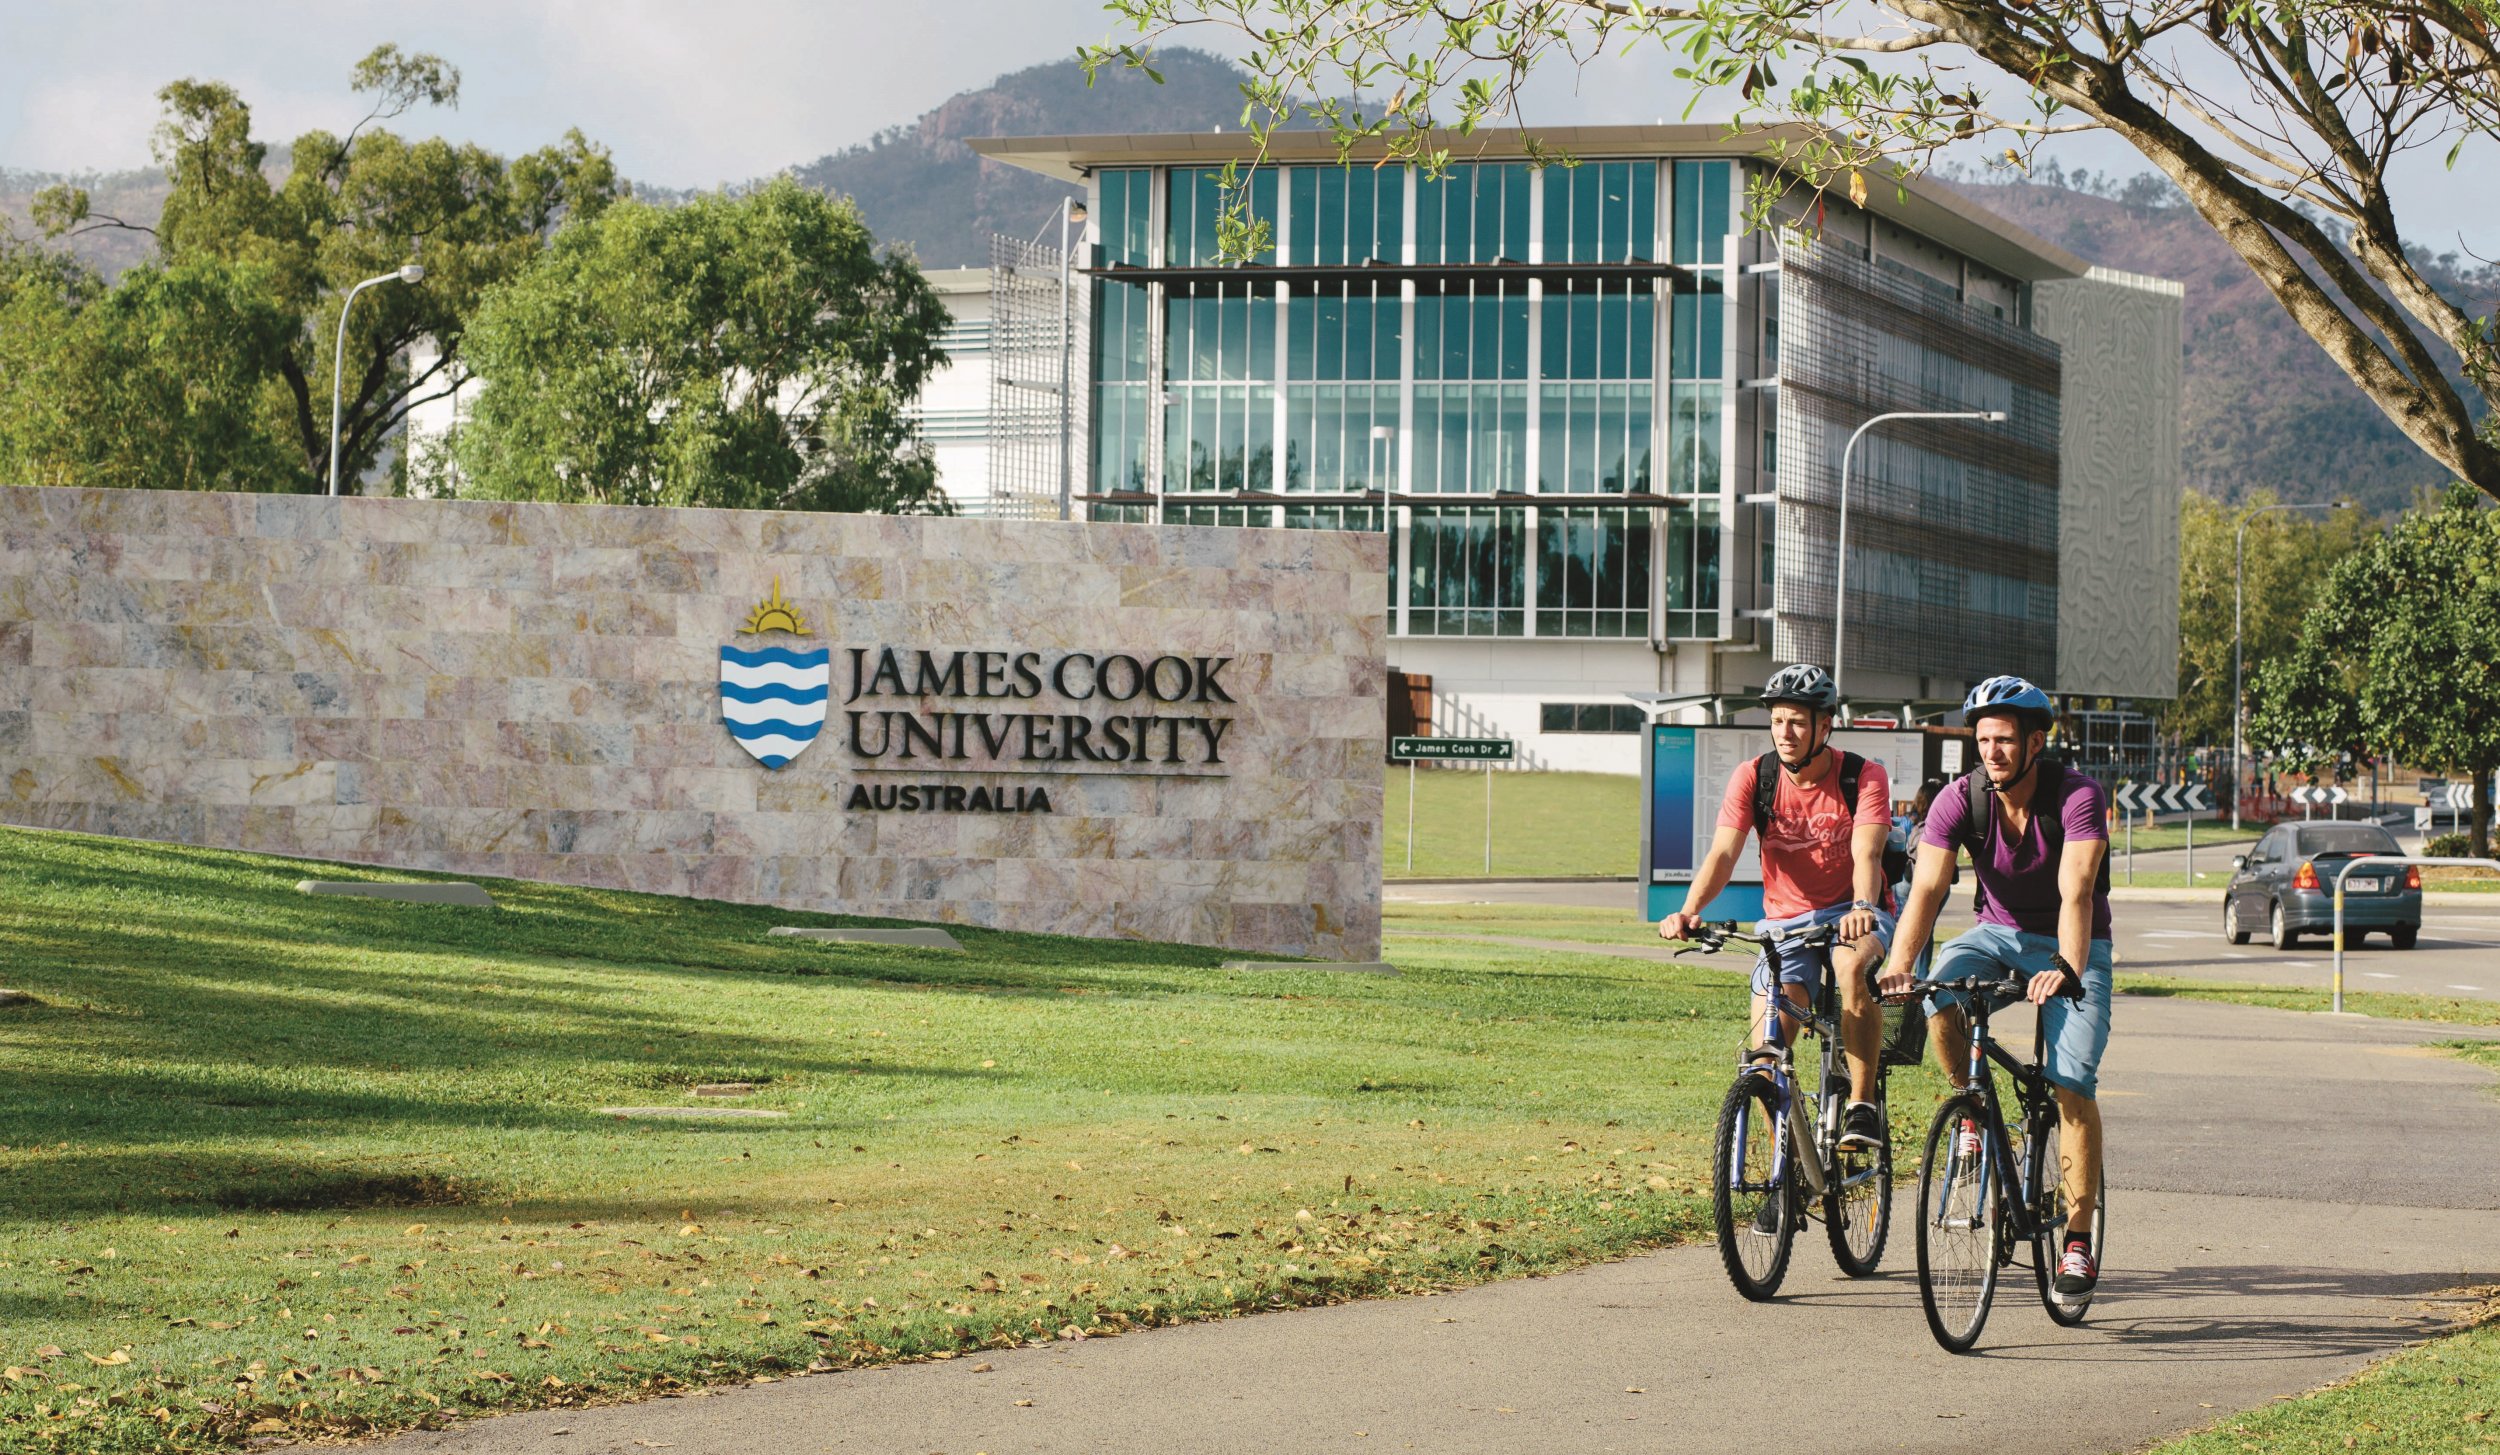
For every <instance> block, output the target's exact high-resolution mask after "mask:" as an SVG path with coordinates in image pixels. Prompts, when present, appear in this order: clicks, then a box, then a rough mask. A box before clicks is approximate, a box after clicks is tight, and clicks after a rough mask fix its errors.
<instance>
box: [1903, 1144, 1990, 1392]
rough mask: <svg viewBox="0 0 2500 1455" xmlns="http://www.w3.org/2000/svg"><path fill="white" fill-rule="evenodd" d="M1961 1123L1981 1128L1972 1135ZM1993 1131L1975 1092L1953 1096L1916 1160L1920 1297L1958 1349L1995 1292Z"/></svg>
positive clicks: (1942, 1337) (1941, 1336) (1944, 1340)
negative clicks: (1923, 1156) (1920, 1158)
mask: <svg viewBox="0 0 2500 1455" xmlns="http://www.w3.org/2000/svg"><path fill="white" fill-rule="evenodd" d="M1966 1124H1970V1125H1973V1126H1976V1127H1977V1128H1978V1136H1977V1137H1976V1138H1975V1139H1974V1138H1970V1137H1967V1136H1965V1135H1964V1127H1965V1125H1966ZM1992 1137H1993V1133H1992V1131H1991V1130H1990V1129H1989V1127H1988V1124H1987V1119H1986V1118H1985V1116H1984V1115H1983V1114H1982V1108H1981V1106H1980V1104H1979V1101H1978V1099H1977V1098H1976V1097H1971V1096H1966V1095H1965V1096H1955V1097H1952V1098H1950V1099H1948V1100H1947V1101H1946V1102H1945V1104H1944V1105H1943V1106H1942V1107H1940V1108H1938V1109H1937V1112H1936V1119H1935V1121H1934V1123H1933V1124H1932V1125H1930V1126H1929V1128H1928V1131H1927V1146H1926V1155H1925V1158H1924V1160H1923V1161H1922V1162H1921V1163H1920V1167H1919V1180H1918V1188H1919V1198H1918V1205H1919V1216H1918V1276H1919V1299H1920V1302H1921V1303H1922V1304H1923V1305H1924V1306H1925V1308H1926V1312H1927V1324H1928V1328H1929V1329H1930V1330H1931V1331H1932V1332H1933V1333H1934V1334H1935V1336H1936V1341H1937V1342H1938V1343H1940V1344H1942V1345H1944V1347H1946V1348H1947V1349H1951V1350H1953V1351H1955V1352H1957V1353H1958V1352H1960V1351H1962V1350H1965V1349H1968V1348H1969V1347H1970V1346H1971V1344H1972V1343H1974V1342H1975V1341H1976V1340H1977V1339H1978V1337H1979V1329H1980V1326H1981V1325H1982V1324H1983V1323H1985V1322H1986V1321H1987V1317H1988V1302H1989V1300H1990V1299H1991V1298H1992V1297H1993V1296H1994V1295H1995V1292H1996V1278H1997V1252H1998V1238H1999V1236H2000V1232H2001V1228H2000V1219H2001V1217H2002V1214H2003V1208H2004V1195H2005V1190H2004V1188H2003V1186H2002V1185H2001V1179H2000V1178H1999V1177H1998V1175H1997V1172H1996V1168H1995V1166H1994V1165H1993V1157H1994V1153H1993V1151H1992V1149H1991V1146H1990V1143H1991V1140H1992ZM1973 1141H1975V1142H1976V1146H1972V1145H1969V1144H1970V1143H1972V1142H1973Z"/></svg>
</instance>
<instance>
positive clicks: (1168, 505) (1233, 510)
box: [1163, 501, 1275, 526]
mask: <svg viewBox="0 0 2500 1455" xmlns="http://www.w3.org/2000/svg"><path fill="white" fill-rule="evenodd" d="M1274 512H1275V507H1274V506H1271V505H1224V504H1218V503H1217V502H1214V501H1192V502H1190V503H1188V504H1181V503H1179V502H1175V501H1166V502H1165V503H1164V506H1163V523H1164V524H1165V525H1231V526H1263V525H1267V524H1269V523H1270V519H1271V517H1272V516H1273V514H1274Z"/></svg>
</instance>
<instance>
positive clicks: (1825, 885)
mask: <svg viewBox="0 0 2500 1455" xmlns="http://www.w3.org/2000/svg"><path fill="white" fill-rule="evenodd" d="M1762 705H1763V706H1765V707H1767V708H1769V709H1770V710H1771V750H1772V751H1771V754H1770V755H1768V756H1771V757H1773V758H1775V760H1776V764H1777V766H1775V767H1773V768H1772V769H1771V770H1770V771H1771V772H1773V773H1775V774H1776V775H1778V781H1777V782H1776V783H1775V784H1774V785H1773V794H1772V801H1771V814H1770V821H1769V822H1767V823H1757V822H1756V821H1755V820H1756V813H1755V809H1754V805H1755V803H1756V801H1757V799H1758V798H1759V790H1760V777H1759V770H1760V768H1761V766H1762V759H1759V758H1757V759H1755V760H1753V761H1751V762H1748V763H1745V764H1743V765H1741V766H1739V767H1738V768H1737V770H1736V772H1735V773H1734V774H1733V775H1731V776H1730V778H1729V779H1728V785H1727V794H1726V796H1725V797H1724V798H1722V799H1721V800H1720V803H1719V824H1718V831H1717V832H1716V833H1715V834H1713V835H1712V836H1711V840H1710V852H1709V853H1708V854H1706V855H1704V856H1703V858H1702V861H1701V867H1700V868H1699V869H1698V870H1696V871H1694V874H1693V884H1692V888H1691V890H1690V891H1689V892H1688V893H1687V894H1686V895H1685V896H1684V907H1683V908H1682V909H1680V910H1678V911H1676V912H1675V913H1673V914H1671V915H1668V916H1667V917H1666V918H1665V919H1663V920H1661V921H1659V923H1658V933H1659V935H1660V937H1662V938H1664V939H1670V940H1681V939H1686V938H1689V937H1690V936H1691V934H1692V932H1693V930H1694V928H1695V927H1696V926H1698V925H1699V924H1701V923H1702V920H1703V911H1705V910H1707V909H1708V908H1709V907H1710V901H1711V900H1712V899H1713V898H1715V897H1716V896H1717V895H1718V892H1719V891H1720V890H1721V889H1724V888H1726V887H1727V880H1728V875H1729V874H1730V873H1731V872H1733V871H1734V870H1735V868H1736V859H1737V856H1738V855H1739V854H1742V853H1743V852H1744V849H1745V835H1746V834H1747V833H1748V832H1752V833H1753V834H1755V835H1756V836H1757V837H1758V838H1759V840H1760V841H1761V845H1762V912H1763V915H1764V918H1763V921H1762V923H1761V925H1760V927H1759V931H1760V933H1762V934H1764V935H1776V934H1779V933H1781V932H1783V931H1788V930H1799V929H1806V928H1809V927H1812V926H1816V925H1827V924H1837V925H1838V926H1839V927H1840V943H1838V944H1837V945H1835V946H1833V947H1832V973H1833V977H1834V979H1836V980H1837V981H1838V982H1839V988H1840V1040H1841V1047H1842V1049H1843V1050H1844V1051H1846V1052H1847V1053H1848V1058H1849V1109H1848V1111H1847V1113H1846V1114H1845V1115H1844V1116H1843V1118H1842V1121H1841V1135H1840V1144H1841V1145H1842V1146H1844V1147H1874V1146H1879V1145H1881V1144H1882V1142H1883V1141H1884V1136H1885V1131H1884V1118H1883V1114H1882V1113H1881V1112H1879V1111H1878V1110H1877V1109H1876V1107H1875V1077H1876V1073H1877V1070H1878V1067H1877V1064H1876V1058H1877V1055H1878V1053H1879V1051H1880V1049H1881V1043H1882V1040H1883V1005H1882V1002H1881V1001H1880V1000H1878V999H1877V998H1876V995H1875V992H1874V987H1873V984H1872V979H1871V977H1872V974H1873V971H1874V967H1875V965H1876V963H1877V962H1878V961H1880V960H1881V959H1882V958H1883V955H1884V951H1885V949H1886V948H1887V947H1888V946H1889V945H1890V944H1891V943H1892V925H1893V917H1892V911H1891V899H1892V886H1891V885H1889V884H1887V883H1886V882H1885V880H1884V840H1885V837H1886V836H1887V834H1888V833H1889V832H1890V830H1891V827H1892V782H1891V779H1890V778H1889V777H1888V776H1887V775H1886V774H1885V772H1884V765H1883V764H1881V763H1877V762H1874V761H1872V760H1871V759H1856V760H1855V768H1856V777H1857V801H1856V802H1855V803H1850V802H1847V801H1845V800H1844V798H1843V796H1842V791H1841V790H1842V783H1843V781H1844V780H1845V779H1846V778H1847V777H1848V776H1849V772H1848V765H1846V764H1844V762H1843V758H1844V756H1845V755H1843V754H1841V753H1839V752H1836V751H1834V750H1833V748H1832V746H1831V736H1832V717H1833V714H1834V713H1836V712H1837V711H1838V710H1839V708H1840V688H1839V687H1838V686H1837V685H1836V684H1835V683H1834V682H1833V681H1832V679H1831V676H1830V674H1828V673H1826V672H1825V671H1824V670H1823V669H1822V668H1820V667H1810V666H1806V665H1803V664H1800V665H1797V666H1794V667H1788V668H1784V669H1782V670H1781V671H1780V672H1778V673H1777V674H1775V675H1774V676H1773V677H1772V678H1771V681H1770V683H1769V684H1768V685H1767V686H1765V687H1764V688H1763V689H1762ZM1774 960H1776V962H1777V963H1776V964H1774V963H1773V962H1774ZM1820 972H1821V966H1820V965H1819V963H1817V959H1816V956H1815V955H1814V954H1813V953H1812V952H1811V951H1807V950H1803V949H1800V948H1797V947H1794V946H1782V947H1781V948H1780V950H1779V952H1778V954H1777V955H1776V956H1774V955H1770V954H1765V955H1764V956H1763V959H1762V962H1761V963H1760V964H1758V965H1756V966H1755V967H1754V1002H1753V1024H1754V1026H1755V1033H1754V1044H1755V1046H1756V1047H1757V1048H1760V1047H1764V1046H1767V1045H1768V1044H1770V1043H1771V1040H1772V1029H1773V1028H1772V1026H1771V1015H1770V1000H1771V986H1772V983H1773V981H1774V980H1776V981H1777V982H1778V984H1779V986H1780V989H1781V994H1782V995H1783V996H1784V998H1785V999H1786V1000H1787V1001H1788V1002H1789V1003H1790V1004H1791V1005H1794V1006H1796V1007H1798V1008H1800V1009H1803V1008H1804V1007H1806V1006H1807V1005H1808V1004H1809V1003H1810V1002H1811V999H1812V997H1813V994H1814V984H1815V980H1816V978H1817V976H1818V975H1819V974H1820ZM1796 1029H1797V1019H1796V1017H1795V1016H1793V1015H1786V1014H1783V1015H1782V1016H1780V1017H1779V1025H1778V1028H1777V1036H1778V1040H1779V1041H1780V1042H1781V1043H1785V1042H1786V1041H1787V1040H1788V1038H1789V1037H1791V1036H1793V1035H1795V1034H1796Z"/></svg>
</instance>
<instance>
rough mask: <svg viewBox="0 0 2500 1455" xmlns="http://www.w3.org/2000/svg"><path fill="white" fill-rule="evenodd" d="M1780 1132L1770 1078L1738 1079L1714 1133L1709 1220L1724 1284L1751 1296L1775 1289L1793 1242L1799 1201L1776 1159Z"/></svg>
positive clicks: (1785, 1269)
mask: <svg viewBox="0 0 2500 1455" xmlns="http://www.w3.org/2000/svg"><path fill="white" fill-rule="evenodd" d="M1785 1136H1786V1133H1785V1131H1784V1130H1783V1128H1782V1126H1781V1118H1780V1114H1779V1097H1778V1094H1777V1092H1776V1091H1775V1090H1774V1089H1773V1087H1772V1084H1771V1079H1770V1078H1769V1077H1767V1076H1758V1075H1753V1074H1750V1073H1748V1074H1746V1075H1742V1076H1739V1077H1737V1078H1736V1084H1735V1085H1733V1086H1731V1087H1729V1088H1728V1089H1727V1100H1726V1101H1725V1102H1723V1103H1722V1104H1721V1105H1720V1107H1719V1135H1718V1140H1717V1142H1716V1143H1715V1144H1714V1146H1713V1149H1712V1152H1711V1156H1710V1218H1711V1221H1712V1222H1713V1223H1714V1224H1715V1225H1716V1227H1717V1231H1718V1235H1719V1261H1720V1262H1721V1263H1723V1264H1725V1265H1726V1266H1727V1281H1728V1282H1730V1283H1733V1284H1735V1285H1736V1291H1737V1292H1738V1293H1741V1294H1743V1295H1744V1296H1745V1297H1747V1298H1750V1299H1755V1300H1761V1299H1766V1298H1769V1297H1770V1296H1771V1295H1772V1294H1774V1293H1777V1292H1778V1291H1779V1286H1780V1280H1781V1279H1783V1278H1785V1277H1787V1276H1788V1254H1789V1249H1790V1248H1791V1247H1792V1246H1794V1245H1795V1243H1796V1241H1797V1220H1798V1215H1799V1213H1800V1211H1801V1205H1800V1204H1799V1203H1798V1201H1797V1198H1796V1195H1795V1192H1794V1191H1793V1189H1794V1187H1795V1185H1796V1179H1795V1177H1794V1176H1793V1174H1792V1173H1791V1170H1790V1169H1789V1167H1788V1166H1787V1163H1786V1159H1785V1158H1784V1157H1782V1156H1781V1152H1782V1150H1783V1149H1782V1146H1781V1143H1782V1141H1783V1140H1784V1139H1785Z"/></svg>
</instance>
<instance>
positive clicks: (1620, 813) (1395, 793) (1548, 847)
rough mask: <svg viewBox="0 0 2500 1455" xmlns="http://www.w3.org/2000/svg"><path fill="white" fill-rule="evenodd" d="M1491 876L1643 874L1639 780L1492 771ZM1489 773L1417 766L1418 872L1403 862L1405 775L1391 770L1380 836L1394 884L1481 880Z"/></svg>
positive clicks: (1607, 775) (1603, 775) (1395, 768)
mask: <svg viewBox="0 0 2500 1455" xmlns="http://www.w3.org/2000/svg"><path fill="white" fill-rule="evenodd" d="M1491 776H1492V779H1493V871H1492V872H1493V873H1494V874H1495V875H1497V876H1498V875H1504V874H1510V875H1518V876H1520V877H1523V878H1534V877H1543V876H1548V875H1566V874H1620V875H1624V876H1626V877H1629V876H1631V875H1633V874H1636V873H1638V872H1640V857H1641V845H1640V837H1641V780H1640V779H1638V778H1633V777H1628V776H1624V775H1621V774H1613V773H1511V772H1495V773H1493V774H1492V775H1491ZM1485 777H1486V774H1485V771H1484V770H1483V769H1480V768H1418V769H1416V770H1415V774H1414V779H1415V867H1414V868H1412V869H1409V868H1408V867H1407V865H1406V783H1407V770H1406V769H1405V768H1403V767H1398V766H1394V765H1393V766H1392V767H1390V769H1389V770H1388V778H1387V780H1386V783H1385V786H1386V788H1387V790H1388V792H1387V795H1386V796H1387V801H1388V806H1387V808H1386V810H1385V812H1384V815H1383V817H1384V818H1385V820H1386V824H1385V828H1386V832H1384V833H1383V834H1382V835H1381V836H1380V843H1381V850H1380V852H1381V860H1380V862H1381V863H1382V864H1383V865H1385V866H1386V867H1387V869H1388V873H1389V877H1390V878H1392V879H1403V878H1406V877H1408V876H1410V875H1414V876H1418V877H1431V878H1445V877H1449V876H1452V875H1471V876H1474V875H1482V874H1483V873H1484V872H1485V867H1484V794H1485Z"/></svg>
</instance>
